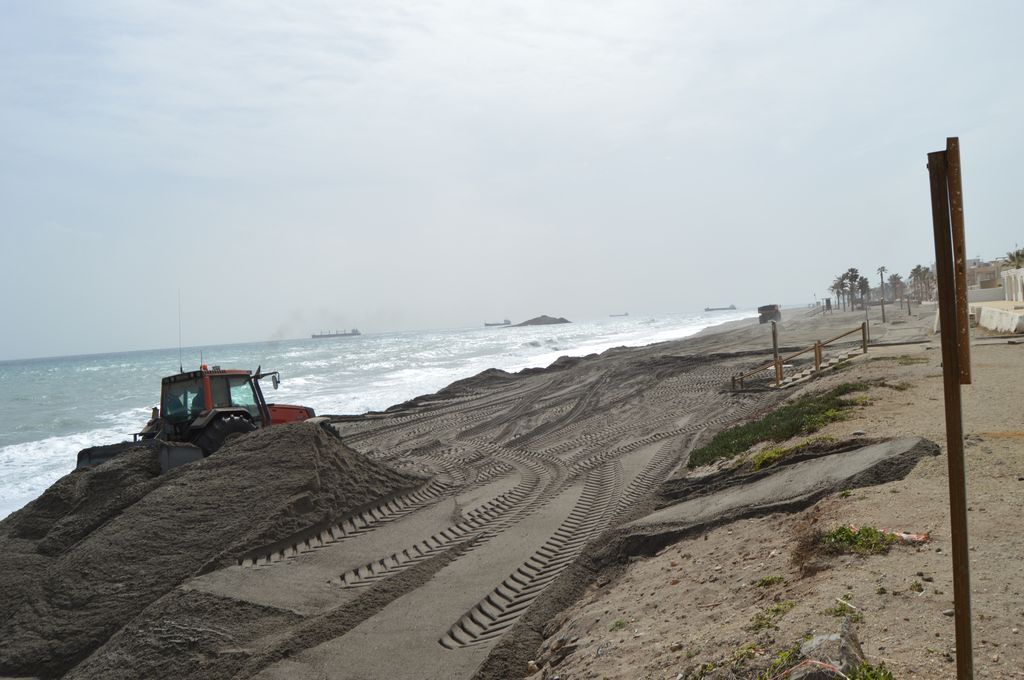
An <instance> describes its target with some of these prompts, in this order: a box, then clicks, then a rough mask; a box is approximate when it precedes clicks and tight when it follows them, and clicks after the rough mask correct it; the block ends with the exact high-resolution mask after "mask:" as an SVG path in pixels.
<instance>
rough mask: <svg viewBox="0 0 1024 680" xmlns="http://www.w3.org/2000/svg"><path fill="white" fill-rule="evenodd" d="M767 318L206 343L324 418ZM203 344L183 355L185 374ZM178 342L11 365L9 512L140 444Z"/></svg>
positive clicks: (224, 363) (2, 455) (6, 404)
mask: <svg viewBox="0 0 1024 680" xmlns="http://www.w3.org/2000/svg"><path fill="white" fill-rule="evenodd" d="M751 316H756V312H754V311H749V310H735V311H727V312H707V313H697V314H663V315H657V316H644V315H641V316H628V317H615V318H606V319H597V320H591V321H577V322H575V323H571V324H559V325H552V326H531V327H524V328H484V327H480V328H473V329H455V330H435V331H411V332H402V333H382V334H372V333H371V334H366V335H362V336H358V337H347V338H327V339H316V340H314V339H311V338H307V339H303V340H277V341H272V342H257V343H245V344H237V345H219V346H213V347H205V348H202V353H203V354H202V356H203V361H204V362H205V363H206V364H207V365H209V366H214V365H219V366H221V367H223V368H245V369H249V370H255V369H256V367H257V366H262V367H263V369H264V370H267V371H272V370H276V371H280V373H281V378H282V382H281V387H280V389H278V390H277V391H276V392H275V391H273V390H272V389H271V386H270V384H269V382H267V383H265V385H264V391H265V393H266V396H267V400H268V401H271V402H275V401H276V402H282V403H295V404H304V405H307V406H312V407H313V408H315V409H316V412H317V414H318V415H326V414H343V413H344V414H351V413H363V412H366V411H380V410H383V409H386V408H388V407H389V406H393V405H394V404H398V403H401V402H403V401H405V400H407V399H411V398H412V397H415V396H418V395H421V394H429V393H432V392H436V391H437V390H439V389H441V388H442V387H444V386H446V385H448V384H449V383H451V382H453V381H455V380H459V379H460V378H466V377H469V376H471V375H474V374H476V373H479V372H480V371H482V370H484V369H487V368H500V369H504V370H506V371H518V370H521V369H523V368H528V367H534V366H547V365H549V364H550V363H551V362H553V361H554V360H555V359H557V358H558V357H560V356H563V355H570V356H583V355H586V354H590V353H593V352H602V351H604V350H606V349H608V348H611V347H618V346H622V345H630V346H639V345H646V344H650V343H654V342H661V341H665V340H674V339H678V338H683V337H687V336H689V335H693V334H695V333H697V332H699V331H701V330H702V329H704V328H707V327H709V326H713V325H717V324H720V323H725V322H727V321H734V320H738V319H744V318H749V317H751ZM199 356H200V348H195V347H190V348H185V349H183V350H182V351H181V357H182V361H183V364H184V368H185V370H194V369H195V368H198V366H199ZM178 357H179V352H178V349H177V348H175V349H162V350H149V351H138V352H119V353H112V354H92V355H83V356H71V357H58V358H46V359H28V360H20V361H5V362H0V381H2V383H3V384H4V385H5V389H4V390H3V391H0V413H3V419H2V422H0V518H3V517H6V516H7V515H8V514H9V513H11V512H13V511H15V510H17V509H19V508H20V507H22V506H23V505H24V504H25V503H27V502H29V501H31V500H33V499H34V498H35V497H36V496H38V495H39V494H40V493H41V492H42V491H44V490H45V489H46V488H47V487H48V486H49V485H50V484H52V483H53V482H54V481H56V480H57V479H58V478H60V477H61V476H63V475H64V474H66V473H67V472H69V471H71V470H72V469H73V468H74V466H75V461H76V456H77V454H78V451H79V450H81V449H83V448H85V447H87V446H96V445H100V444H113V443H116V442H119V441H123V440H125V439H129V440H130V439H131V436H132V433H134V432H137V431H138V430H139V429H141V428H142V426H143V425H144V424H145V423H146V421H147V420H148V418H149V413H150V409H151V408H152V407H153V406H155V405H156V404H157V402H158V401H159V395H160V379H161V378H162V377H163V376H166V375H170V374H173V373H175V372H177V370H178V366H179V364H178Z"/></svg>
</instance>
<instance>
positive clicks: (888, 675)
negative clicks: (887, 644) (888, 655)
mask: <svg viewBox="0 0 1024 680" xmlns="http://www.w3.org/2000/svg"><path fill="white" fill-rule="evenodd" d="M846 677H848V678H850V680H893V677H892V672H891V671H889V669H887V668H886V667H885V663H884V662H882V663H880V664H878V666H872V665H871V664H869V663H867V662H865V663H862V664H861V665H859V666H857V667H856V668H854V669H853V670H852V671H851V672H850V674H849V675H848V676H846Z"/></svg>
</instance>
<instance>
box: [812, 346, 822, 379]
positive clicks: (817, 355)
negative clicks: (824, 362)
mask: <svg viewBox="0 0 1024 680" xmlns="http://www.w3.org/2000/svg"><path fill="white" fill-rule="evenodd" d="M814 372H815V373H821V340H815V341H814Z"/></svg>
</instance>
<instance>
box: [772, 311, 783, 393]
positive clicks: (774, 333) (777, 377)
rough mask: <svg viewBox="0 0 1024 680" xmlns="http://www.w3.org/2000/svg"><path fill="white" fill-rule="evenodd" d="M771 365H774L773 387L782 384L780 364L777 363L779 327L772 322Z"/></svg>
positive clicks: (779, 362)
mask: <svg viewBox="0 0 1024 680" xmlns="http://www.w3.org/2000/svg"><path fill="white" fill-rule="evenodd" d="M772 357H773V358H772V363H774V364H775V386H776V387H778V386H779V384H780V383H781V382H782V362H781V361H779V327H778V324H777V323H775V322H774V321H772Z"/></svg>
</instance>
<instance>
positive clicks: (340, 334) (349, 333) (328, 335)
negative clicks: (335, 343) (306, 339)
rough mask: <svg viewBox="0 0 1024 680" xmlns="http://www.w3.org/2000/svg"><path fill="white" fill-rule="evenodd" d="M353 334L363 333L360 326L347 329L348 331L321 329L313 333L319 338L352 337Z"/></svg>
mask: <svg viewBox="0 0 1024 680" xmlns="http://www.w3.org/2000/svg"><path fill="white" fill-rule="evenodd" d="M353 335H362V333H360V332H359V329H358V328H353V329H352V330H350V331H347V332H346V331H340V332H339V331H334V332H333V333H324V332H323V331H320V332H319V333H313V336H312V337H313V338H314V339H319V338H351V337H352V336H353Z"/></svg>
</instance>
